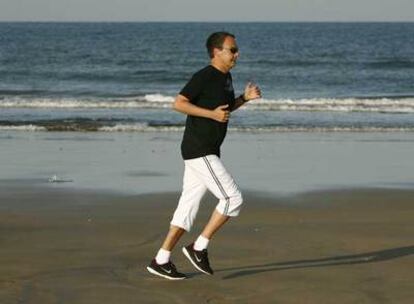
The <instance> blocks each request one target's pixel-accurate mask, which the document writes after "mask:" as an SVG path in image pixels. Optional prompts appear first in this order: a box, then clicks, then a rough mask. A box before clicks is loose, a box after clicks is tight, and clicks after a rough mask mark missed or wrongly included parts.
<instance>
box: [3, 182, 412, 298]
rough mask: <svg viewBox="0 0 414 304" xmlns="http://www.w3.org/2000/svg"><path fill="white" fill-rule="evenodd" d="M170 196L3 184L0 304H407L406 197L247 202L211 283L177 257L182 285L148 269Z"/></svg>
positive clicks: (342, 195)
mask: <svg viewBox="0 0 414 304" xmlns="http://www.w3.org/2000/svg"><path fill="white" fill-rule="evenodd" d="M178 196H179V193H156V194H141V195H138V194H136V195H132V194H130V195H126V194H119V193H110V192H104V191H101V190H99V191H92V190H90V191H86V190H79V189H64V188H54V187H51V186H50V185H49V186H47V185H46V186H45V185H44V184H39V183H38V181H32V180H27V181H22V180H18V181H13V180H11V181H6V180H3V181H1V182H0V202H1V203H0V244H1V250H0V265H1V267H0V303H2V304H11V303H13V304H14V303H16V304H17V303H30V304H34V303H41V304H49V303H70V304H74V303H85V304H86V303H87V304H94V303H99V304H105V303H123V304H128V303H412V299H413V298H414V291H413V288H412V286H413V282H414V272H413V269H414V238H413V235H414V224H413V223H414V191H412V190H397V189H347V190H330V191H319V192H308V193H302V194H292V195H285V196H281V195H272V194H267V195H263V194H259V193H254V192H249V193H246V192H245V193H244V196H245V202H246V203H245V206H244V209H243V211H242V213H241V215H240V217H238V218H237V219H235V220H232V221H230V222H229V224H228V225H226V226H225V227H224V228H223V230H222V231H220V233H219V234H218V235H217V237H216V238H215V239H214V240H212V241H211V243H210V244H211V245H210V252H209V256H210V260H211V264H212V266H213V268H214V269H215V275H214V276H206V275H202V274H199V273H198V272H196V271H195V270H194V269H193V268H192V266H191V265H190V264H189V262H188V261H186V260H185V258H184V257H183V255H182V253H181V251H180V247H181V246H182V245H186V244H187V243H188V242H190V241H192V240H193V239H194V238H195V237H196V236H197V235H198V233H199V232H200V230H201V228H202V225H203V223H205V222H206V220H207V218H208V216H209V214H210V212H211V211H212V210H213V208H214V206H215V200H214V199H213V198H212V197H210V196H207V197H206V198H205V200H204V202H203V204H202V206H201V208H200V209H201V210H200V214H199V216H198V218H197V223H196V225H195V227H194V228H193V230H192V231H191V232H190V233H188V234H186V235H185V236H184V237H183V239H182V240H181V241H180V243H179V248H177V249H176V251H175V252H174V253H173V256H172V258H173V261H174V262H175V264H176V265H177V267H178V268H179V269H180V270H181V271H183V272H185V273H187V274H188V275H189V279H187V280H184V281H179V282H172V281H167V280H163V279H160V278H158V277H154V276H152V275H151V274H149V273H147V271H146V269H145V267H146V265H147V264H148V263H149V261H150V259H151V258H152V257H153V255H154V254H155V252H156V250H158V248H159V246H160V243H161V241H162V239H163V237H164V234H165V232H166V230H167V228H168V223H169V220H170V217H171V215H172V211H173V210H174V208H175V205H176V202H177V199H178Z"/></svg>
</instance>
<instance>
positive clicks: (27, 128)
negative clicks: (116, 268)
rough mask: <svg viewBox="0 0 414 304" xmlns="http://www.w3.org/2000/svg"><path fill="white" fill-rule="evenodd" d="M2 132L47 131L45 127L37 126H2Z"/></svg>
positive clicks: (0, 129) (0, 128)
mask: <svg viewBox="0 0 414 304" xmlns="http://www.w3.org/2000/svg"><path fill="white" fill-rule="evenodd" d="M0 131H47V129H46V128H45V127H41V126H35V125H23V126H0Z"/></svg>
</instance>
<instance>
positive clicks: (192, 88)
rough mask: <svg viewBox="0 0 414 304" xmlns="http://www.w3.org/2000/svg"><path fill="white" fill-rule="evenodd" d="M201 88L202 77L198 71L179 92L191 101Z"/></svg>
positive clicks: (199, 92)
mask: <svg viewBox="0 0 414 304" xmlns="http://www.w3.org/2000/svg"><path fill="white" fill-rule="evenodd" d="M202 88H203V77H202V75H201V74H200V73H196V74H194V75H193V77H192V78H191V79H190V81H189V82H188V83H187V84H186V85H185V86H184V88H183V89H182V90H181V92H180V94H181V95H183V96H185V97H187V98H188V99H189V100H190V102H193V101H194V99H196V98H197V97H198V96H199V95H200V94H201V90H202Z"/></svg>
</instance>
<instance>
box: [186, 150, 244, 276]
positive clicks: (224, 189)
mask: <svg viewBox="0 0 414 304" xmlns="http://www.w3.org/2000/svg"><path fill="white" fill-rule="evenodd" d="M195 169H196V170H195V172H196V173H197V176H198V178H199V179H200V180H202V181H203V182H204V184H205V185H206V186H207V188H208V190H210V191H211V192H212V193H213V194H214V195H215V196H216V197H217V198H218V199H219V203H218V205H217V207H216V209H215V210H214V212H213V214H212V215H211V218H210V220H209V222H208V223H207V225H206V226H205V228H204V230H203V232H202V233H201V235H200V236H199V237H198V238H197V240H196V241H195V242H194V243H193V244H190V245H188V246H186V247H184V248H183V253H184V254H185V256H186V257H187V258H188V259H189V260H190V262H191V263H192V264H193V265H194V266H195V267H196V268H197V269H198V270H200V271H201V272H203V273H206V274H213V270H212V269H211V267H210V264H209V260H208V256H207V246H208V243H209V241H210V239H211V238H212V237H213V235H214V234H215V233H216V232H217V231H218V230H219V229H220V228H221V227H222V226H223V225H224V224H225V223H226V222H227V221H228V219H229V218H230V217H233V216H237V215H238V214H239V211H240V207H241V204H242V202H243V198H242V195H241V193H240V191H239V189H238V187H237V185H236V183H235V182H234V180H233V178H232V177H231V175H230V174H229V173H228V172H227V170H226V169H225V167H224V166H223V164H222V162H221V160H220V159H219V158H218V157H217V156H215V155H209V156H206V157H203V158H201V161H200V162H199V163H198V166H197V167H196V168H195Z"/></svg>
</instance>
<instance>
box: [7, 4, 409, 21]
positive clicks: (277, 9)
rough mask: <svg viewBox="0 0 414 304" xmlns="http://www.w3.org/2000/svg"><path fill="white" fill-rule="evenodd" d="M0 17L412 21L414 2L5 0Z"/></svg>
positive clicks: (113, 19) (90, 19)
mask: <svg viewBox="0 0 414 304" xmlns="http://www.w3.org/2000/svg"><path fill="white" fill-rule="evenodd" d="M0 21H92V22H93V21H138V22H140V21H143V22H147V21H207V22H208V21H210V22H216V21H218V22H232V21H237V22H246V21H259V22H260V21H263V22H267V21H282V22H286V21H287V22H295V21H337V22H346V21H408V22H414V1H413V0H221V1H219V0H203V1H197V0H0Z"/></svg>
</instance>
